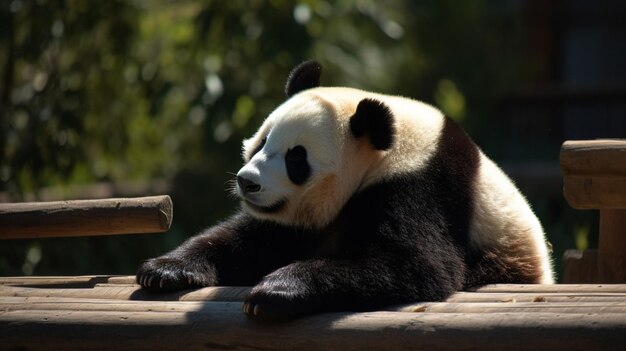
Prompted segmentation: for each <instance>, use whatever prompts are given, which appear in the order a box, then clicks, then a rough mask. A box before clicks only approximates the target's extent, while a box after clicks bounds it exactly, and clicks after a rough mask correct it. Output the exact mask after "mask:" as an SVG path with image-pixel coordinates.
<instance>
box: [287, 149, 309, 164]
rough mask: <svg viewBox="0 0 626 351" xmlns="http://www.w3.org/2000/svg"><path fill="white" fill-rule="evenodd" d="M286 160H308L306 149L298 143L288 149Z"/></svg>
mask: <svg viewBox="0 0 626 351" xmlns="http://www.w3.org/2000/svg"><path fill="white" fill-rule="evenodd" d="M285 160H286V161H287V162H299V161H306V149H305V148H304V146H301V145H298V146H296V147H294V148H293V149H289V150H287V154H286V155H285Z"/></svg>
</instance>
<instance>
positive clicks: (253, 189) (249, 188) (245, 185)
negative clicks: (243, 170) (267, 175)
mask: <svg viewBox="0 0 626 351" xmlns="http://www.w3.org/2000/svg"><path fill="white" fill-rule="evenodd" d="M237 185H239V189H241V192H242V193H243V194H244V195H248V194H253V193H257V192H259V190H261V185H259V184H257V183H255V182H253V181H251V180H249V179H246V178H244V177H241V176H237Z"/></svg>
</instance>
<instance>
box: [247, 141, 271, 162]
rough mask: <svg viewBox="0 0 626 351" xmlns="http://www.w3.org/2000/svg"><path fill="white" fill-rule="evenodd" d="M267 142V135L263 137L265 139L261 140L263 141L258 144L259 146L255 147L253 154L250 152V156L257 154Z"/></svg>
mask: <svg viewBox="0 0 626 351" xmlns="http://www.w3.org/2000/svg"><path fill="white" fill-rule="evenodd" d="M265 142H267V137H265V138H263V140H261V143H260V144H259V145H257V147H255V148H254V150H252V154H250V158H252V156H254V155H256V154H257V153H258V152H259V151H261V149H263V146H265Z"/></svg>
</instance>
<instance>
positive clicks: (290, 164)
mask: <svg viewBox="0 0 626 351" xmlns="http://www.w3.org/2000/svg"><path fill="white" fill-rule="evenodd" d="M285 167H286V168H287V176H288V177H289V180H291V182H292V183H294V184H296V185H302V184H304V183H306V181H307V179H309V177H310V176H311V165H310V164H309V162H308V161H307V154H306V149H305V148H304V146H302V145H298V146H296V147H294V148H293V149H289V150H287V152H286V153H285Z"/></svg>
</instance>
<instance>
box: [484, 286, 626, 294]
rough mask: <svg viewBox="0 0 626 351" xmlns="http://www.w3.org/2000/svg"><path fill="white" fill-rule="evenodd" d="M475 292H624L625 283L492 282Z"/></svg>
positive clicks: (625, 291)
mask: <svg viewBox="0 0 626 351" xmlns="http://www.w3.org/2000/svg"><path fill="white" fill-rule="evenodd" d="M476 291H477V292H508V293H593V292H603V293H608V292H613V293H626V284H546V285H542V284H492V285H485V286H484V287H482V288H479V289H476Z"/></svg>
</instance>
